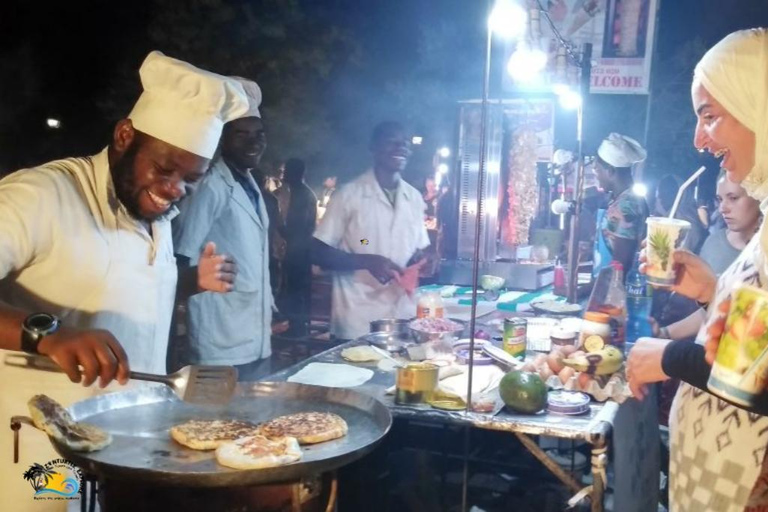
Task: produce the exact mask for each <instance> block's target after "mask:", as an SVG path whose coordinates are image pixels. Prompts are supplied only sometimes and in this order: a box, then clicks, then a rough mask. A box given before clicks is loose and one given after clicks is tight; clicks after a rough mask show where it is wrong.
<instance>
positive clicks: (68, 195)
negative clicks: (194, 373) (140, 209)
mask: <svg viewBox="0 0 768 512" xmlns="http://www.w3.org/2000/svg"><path fill="white" fill-rule="evenodd" d="M174 212H175V211H174ZM175 291H176V262H175V259H174V255H173V247H172V239H171V226H170V222H169V221H168V216H166V217H164V218H162V219H160V220H158V221H155V222H154V223H153V224H152V235H151V236H150V234H149V233H147V231H146V230H145V229H144V227H143V226H142V225H141V224H140V223H138V222H137V221H135V220H134V219H133V218H132V217H131V216H130V215H129V214H128V213H127V211H126V210H125V209H124V208H123V207H122V206H121V205H120V203H119V202H118V201H117V199H116V197H115V193H114V187H113V184H112V178H111V175H110V173H109V164H108V160H107V150H106V149H105V150H104V151H102V152H101V153H99V154H98V155H95V156H93V157H89V158H70V159H67V160H59V161H56V162H51V163H48V164H45V165H43V166H41V167H37V168H34V169H29V170H23V171H19V172H17V173H14V174H12V175H10V176H8V177H7V178H5V179H4V180H2V181H0V300H1V301H2V302H4V303H5V304H8V305H10V306H13V307H17V308H19V309H23V310H26V311H45V312H49V313H53V314H55V315H57V316H59V317H60V318H61V320H62V323H63V324H64V325H67V326H73V327H80V328H94V329H96V328H100V329H107V330H109V331H110V332H112V333H113V334H114V335H115V337H116V338H117V339H118V340H119V341H120V342H121V343H122V345H123V346H124V347H125V350H126V352H127V353H128V357H129V359H130V362H131V367H132V369H134V370H138V371H143V372H154V373H165V360H166V351H167V344H168V333H169V329H170V322H171V313H172V311H173V300H174V295H175ZM5 354H6V352H5V351H0V358H2V359H3V360H4V358H5ZM117 387H118V386H115V388H117ZM0 389H2V393H0V427H1V428H0V454H2V455H1V456H0V482H2V484H1V486H2V494H3V497H4V500H5V501H4V502H5V503H13V510H56V509H57V507H58V509H61V507H62V506H63V503H64V502H56V501H35V500H33V499H32V494H33V491H32V488H31V487H30V486H29V483H28V482H26V481H24V480H23V478H21V475H22V473H23V472H24V471H25V470H26V469H27V468H29V466H30V465H31V464H33V463H35V462H37V463H40V464H45V463H46V462H48V461H49V460H52V459H54V458H58V455H57V454H56V453H55V452H54V451H53V449H52V448H51V445H50V443H49V441H48V440H47V438H46V436H45V435H44V434H42V433H41V432H39V431H36V430H35V429H32V428H30V427H23V428H22V431H21V436H20V439H21V450H20V455H21V459H20V462H19V464H17V465H14V464H13V463H12V459H11V454H12V453H13V451H12V440H13V436H12V433H11V430H10V429H9V428H8V425H9V422H10V417H11V416H13V415H28V414H29V412H28V409H27V405H26V402H27V400H29V399H30V398H31V397H32V396H33V395H35V394H38V393H45V394H46V395H48V396H50V397H52V398H54V399H55V400H58V401H59V402H61V403H62V404H63V405H65V406H67V405H69V404H71V403H72V402H74V401H76V400H81V399H83V398H86V397H88V396H91V395H93V394H94V393H97V392H99V391H98V390H95V389H93V388H83V387H81V386H79V385H74V384H72V383H71V382H69V380H68V379H67V377H66V376H65V375H64V374H56V373H49V372H38V371H31V370H23V369H19V368H12V367H8V366H5V365H3V364H0Z"/></svg>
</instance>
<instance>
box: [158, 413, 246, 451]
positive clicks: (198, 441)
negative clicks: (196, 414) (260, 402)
mask: <svg viewBox="0 0 768 512" xmlns="http://www.w3.org/2000/svg"><path fill="white" fill-rule="evenodd" d="M254 434H256V424H255V423H250V422H247V421H239V420H191V421H188V422H186V423H181V424H179V425H176V426H174V427H172V428H171V437H172V438H173V439H174V440H175V441H176V442H177V443H180V444H183V445H184V446H186V447H188V448H192V449H193V450H214V449H216V448H218V447H219V445H221V444H222V443H225V442H228V441H234V440H235V439H239V438H241V437H246V436H252V435H254Z"/></svg>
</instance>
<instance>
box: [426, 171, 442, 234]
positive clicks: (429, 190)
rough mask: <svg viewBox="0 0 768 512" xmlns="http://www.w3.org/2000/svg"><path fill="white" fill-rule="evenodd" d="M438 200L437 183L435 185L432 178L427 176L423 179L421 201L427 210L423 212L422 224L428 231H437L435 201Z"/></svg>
mask: <svg viewBox="0 0 768 512" xmlns="http://www.w3.org/2000/svg"><path fill="white" fill-rule="evenodd" d="M439 198H440V194H439V191H438V189H437V183H435V178H434V176H427V177H426V178H425V179H424V192H423V194H422V199H424V203H425V204H426V205H427V210H426V212H424V223H425V225H426V226H427V230H428V231H436V230H437V217H436V215H437V201H438V200H439Z"/></svg>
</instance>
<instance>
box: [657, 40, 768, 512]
mask: <svg viewBox="0 0 768 512" xmlns="http://www.w3.org/2000/svg"><path fill="white" fill-rule="evenodd" d="M694 80H700V81H701V83H702V85H703V86H704V87H705V88H706V89H707V91H709V93H710V94H712V96H714V98H715V99H716V100H717V101H718V102H719V103H720V104H722V105H723V107H724V108H725V109H726V110H727V111H728V112H729V113H730V114H731V115H733V116H734V117H735V118H736V119H737V120H739V122H741V123H742V124H743V125H744V126H746V127H747V128H749V129H750V130H752V131H753V132H754V133H755V140H756V145H755V166H754V167H753V169H752V170H751V171H750V173H749V175H748V176H747V178H746V179H745V180H744V181H743V182H742V186H744V188H745V189H746V190H747V192H748V193H749V194H750V195H751V196H752V197H754V198H755V199H757V200H759V201H761V210H762V211H763V214H764V215H765V214H766V212H767V211H768V111H766V108H768V104H767V103H766V102H767V101H768V100H767V99H766V98H768V90H766V87H768V32H766V30H765V29H755V30H744V31H740V32H735V33H733V34H731V35H729V36H728V37H726V38H725V39H723V40H722V41H720V42H719V43H718V44H717V45H715V46H714V47H713V48H712V49H710V50H709V51H708V52H707V53H706V55H705V56H704V57H703V58H702V59H701V61H700V62H699V64H698V65H697V66H696V70H695V73H694ZM766 254H768V228H767V227H766V224H765V221H764V222H763V225H762V226H761V227H760V231H759V232H758V234H757V236H755V237H753V238H752V240H751V241H750V243H749V244H748V245H747V247H746V248H745V249H744V250H743V251H742V253H741V255H740V256H739V257H738V258H737V259H736V261H734V262H733V263H732V264H731V266H730V267H728V269H727V270H726V271H725V272H724V273H723V274H722V275H721V276H720V279H719V280H718V284H717V291H716V293H715V300H714V301H713V302H712V304H711V305H710V307H709V310H708V316H707V321H706V322H705V323H704V325H703V326H702V327H701V330H700V331H699V335H698V336H697V340H696V341H697V343H700V344H703V343H704V342H705V341H706V338H707V330H708V329H709V327H710V325H711V324H712V323H713V322H714V321H715V320H716V318H717V316H718V315H716V314H713V312H716V311H717V310H718V306H719V304H720V303H721V302H723V301H724V300H725V299H727V298H728V297H729V296H730V294H731V290H732V289H733V286H734V285H735V284H737V283H748V284H752V285H754V286H757V287H759V288H762V289H764V290H766V289H768V279H767V278H766ZM669 420H670V425H669V426H670V441H671V457H670V505H671V510H674V511H681V512H686V511H698V510H708V511H713V512H741V511H743V510H744V509H745V507H746V506H748V507H756V508H754V509H753V508H750V509H748V510H763V509H764V508H763V507H768V493H765V492H764V489H761V490H760V491H759V492H753V488H754V487H755V486H756V483H759V482H763V481H765V475H766V474H768V473H766V471H765V469H764V464H765V453H766V448H767V447H768V417H765V416H761V415H758V414H752V413H748V412H746V411H743V410H741V409H738V408H736V407H733V406H731V405H729V404H728V403H726V402H723V401H722V400H719V399H718V398H717V397H715V396H713V395H711V394H709V393H707V392H705V391H702V390H699V389H696V388H693V387H692V386H689V385H687V384H685V383H683V384H682V385H681V386H680V389H679V390H678V392H677V394H676V395H675V400H674V402H673V403H672V409H671V411H670V415H669ZM761 475H762V476H761Z"/></svg>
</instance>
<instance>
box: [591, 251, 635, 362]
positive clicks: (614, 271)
mask: <svg viewBox="0 0 768 512" xmlns="http://www.w3.org/2000/svg"><path fill="white" fill-rule="evenodd" d="M604 270H606V271H607V272H608V273H609V277H610V280H609V282H608V287H607V288H606V289H605V292H604V295H603V296H602V297H597V299H598V301H597V304H598V306H597V308H596V309H597V311H600V312H603V313H607V314H608V315H609V316H610V317H611V321H610V325H611V341H610V343H611V345H614V346H616V347H618V348H620V349H622V350H623V349H624V341H625V332H624V330H625V328H626V324H627V293H626V291H625V290H624V267H623V266H622V264H621V263H619V262H618V261H612V262H611V265H610V266H609V267H607V268H606V269H604ZM602 273H603V272H602V271H601V274H602ZM590 302H591V301H590Z"/></svg>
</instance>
